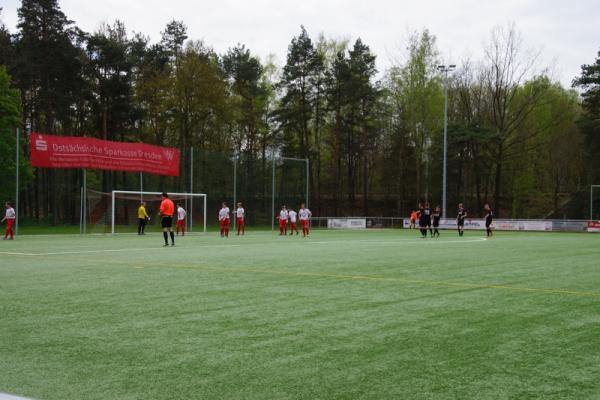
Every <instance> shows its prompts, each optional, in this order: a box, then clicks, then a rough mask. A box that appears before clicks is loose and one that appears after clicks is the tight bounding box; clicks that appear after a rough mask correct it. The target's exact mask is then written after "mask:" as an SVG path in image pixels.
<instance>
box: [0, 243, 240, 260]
mask: <svg viewBox="0 0 600 400" xmlns="http://www.w3.org/2000/svg"><path fill="white" fill-rule="evenodd" d="M239 246H241V244H232V245H214V246H210V245H209V246H195V247H184V248H181V247H178V248H177V250H178V251H180V250H182V249H187V250H190V249H203V248H207V247H239ZM168 247H171V246H168ZM162 249H163V246H161V247H146V248H138V249H102V250H80V251H56V252H50V253H17V252H5V251H0V254H3V255H12V256H30V257H36V256H62V255H79V254H94V253H118V252H124V251H148V250H156V251H164V250H162Z"/></svg>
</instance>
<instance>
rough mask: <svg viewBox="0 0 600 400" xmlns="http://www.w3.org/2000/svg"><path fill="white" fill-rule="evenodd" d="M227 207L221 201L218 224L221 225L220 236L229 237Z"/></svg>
mask: <svg viewBox="0 0 600 400" xmlns="http://www.w3.org/2000/svg"><path fill="white" fill-rule="evenodd" d="M229 214H230V211H229V207H227V204H226V203H223V204H222V206H221V209H220V210H219V225H220V226H221V237H229Z"/></svg>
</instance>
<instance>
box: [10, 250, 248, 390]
mask: <svg viewBox="0 0 600 400" xmlns="http://www.w3.org/2000/svg"><path fill="white" fill-rule="evenodd" d="M239 246H241V244H231V245H214V246H210V245H209V246H195V247H183V248H182V247H177V246H175V247H176V248H177V249H178V250H181V249H186V250H190V249H194V250H195V249H203V248H209V247H239ZM164 247H172V246H160V247H146V248H137V249H101V250H78V251H55V252H48V253H19V252H9V251H0V254H2V255H7V256H26V257H40V256H63V255H82V254H96V253H120V252H135V251H152V250H154V251H164V250H162V249H163V248H164ZM0 400H2V398H0Z"/></svg>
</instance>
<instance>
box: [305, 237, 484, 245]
mask: <svg viewBox="0 0 600 400" xmlns="http://www.w3.org/2000/svg"><path fill="white" fill-rule="evenodd" d="M485 241H487V239H486V238H475V239H465V240H437V239H395V240H329V241H326V240H323V241H314V242H312V241H311V242H310V243H314V244H330V243H348V244H352V243H371V244H384V245H387V244H399V243H398V242H420V243H439V244H443V243H474V242H485Z"/></svg>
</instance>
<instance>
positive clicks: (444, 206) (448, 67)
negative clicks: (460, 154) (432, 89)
mask: <svg viewBox="0 0 600 400" xmlns="http://www.w3.org/2000/svg"><path fill="white" fill-rule="evenodd" d="M455 68H456V65H455V64H450V65H438V67H437V69H438V71H440V72H441V73H443V74H444V172H443V178H442V218H444V219H446V210H447V193H446V188H447V186H448V182H447V181H448V72H450V71H453V70H454V69H455Z"/></svg>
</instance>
